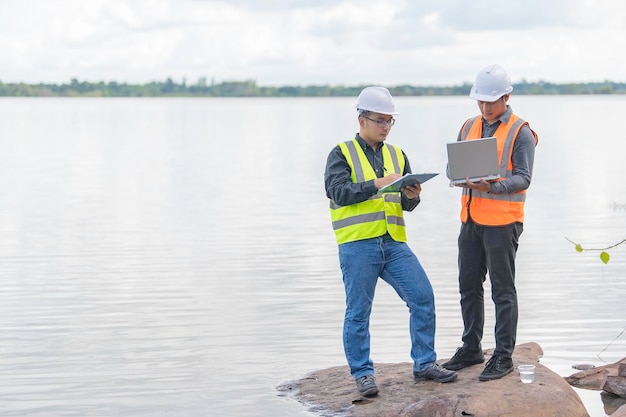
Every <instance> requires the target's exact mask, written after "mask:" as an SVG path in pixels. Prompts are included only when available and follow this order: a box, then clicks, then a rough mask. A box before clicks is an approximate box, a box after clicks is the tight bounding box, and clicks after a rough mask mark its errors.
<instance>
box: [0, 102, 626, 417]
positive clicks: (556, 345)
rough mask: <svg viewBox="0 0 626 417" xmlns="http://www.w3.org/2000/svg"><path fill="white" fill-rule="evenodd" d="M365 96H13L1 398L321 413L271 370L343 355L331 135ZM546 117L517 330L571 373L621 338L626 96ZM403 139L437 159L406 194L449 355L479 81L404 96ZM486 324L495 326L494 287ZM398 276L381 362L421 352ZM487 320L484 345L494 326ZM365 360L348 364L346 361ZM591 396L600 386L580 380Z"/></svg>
mask: <svg viewBox="0 0 626 417" xmlns="http://www.w3.org/2000/svg"><path fill="white" fill-rule="evenodd" d="M353 102H354V100H353V99H351V98H332V99H331V98H320V99H14V98H5V99H0V114H1V115H2V116H0V117H1V119H2V120H1V123H0V186H1V187H2V198H0V280H1V283H2V285H1V286H0V317H1V318H0V334H2V343H0V408H1V409H2V415H3V416H42V417H43V416H46V417H50V416H81V417H83V416H125V417H135V416H137V417H138V416H154V415H171V416H184V417H186V416H190V417H191V416H193V417H196V416H198V417H200V416H272V417H293V416H309V415H311V414H310V413H309V412H307V410H306V409H305V408H303V407H302V406H300V404H298V403H297V402H296V401H294V400H292V399H290V398H284V397H281V396H279V395H278V393H277V391H276V386H278V385H280V384H281V383H284V382H287V381H289V380H293V379H297V378H300V377H302V376H303V375H305V374H306V373H308V372H310V371H313V370H317V369H320V368H325V367H330V366H337V365H344V364H345V358H344V356H343V349H342V346H341V328H342V320H343V310H344V304H343V286H342V283H341V275H340V272H339V266H338V262H337V248H336V245H335V242H334V237H333V234H332V230H331V228H330V222H329V214H328V203H327V200H326V198H325V195H324V189H323V171H324V166H325V160H326V155H327V154H328V152H329V151H330V149H331V148H332V147H333V146H334V145H335V144H336V143H337V142H339V141H343V140H347V139H350V138H351V137H352V135H353V134H354V133H355V132H356V130H357V123H356V113H355V111H354V109H353V107H352V105H353ZM510 104H511V105H512V106H513V109H514V110H515V111H516V112H517V113H519V114H520V115H522V116H523V117H525V118H526V119H527V120H529V121H530V122H531V125H532V127H533V128H534V129H535V130H536V131H537V132H538V133H539V135H540V143H539V147H538V148H537V157H536V165H535V174H534V178H533V184H532V186H531V189H530V191H529V194H528V202H527V216H526V225H525V231H524V234H523V235H522V238H521V244H520V250H519V253H518V275H517V281H518V292H519V298H520V309H521V310H520V324H519V334H518V342H519V343H524V342H531V341H532V342H538V343H539V344H540V345H541V346H542V347H543V349H544V357H543V358H542V363H543V364H544V365H546V366H548V367H550V368H551V369H552V370H554V371H555V372H557V373H558V374H560V375H563V376H568V375H570V374H572V373H574V372H575V370H573V369H572V368H571V365H572V364H575V363H592V364H595V365H602V364H604V363H611V362H614V361H616V360H619V359H621V358H622V357H624V356H626V355H625V354H624V353H625V352H626V335H624V334H622V333H621V332H622V331H623V330H624V328H625V327H626V321H625V317H624V307H623V300H624V295H625V294H626V281H625V280H624V276H625V275H626V245H622V246H618V247H617V248H614V249H612V250H610V251H609V253H610V254H611V261H610V262H609V264H608V265H604V264H602V263H601V262H600V260H599V257H598V252H585V253H582V254H581V253H576V252H575V251H574V248H573V245H572V244H570V243H569V242H568V241H567V240H566V237H568V238H570V239H572V240H574V241H577V242H579V243H581V244H582V245H583V246H584V247H589V248H598V247H605V246H608V245H610V244H613V243H617V242H619V241H621V240H622V239H624V238H625V237H626V187H625V186H624V181H623V178H624V175H625V174H626V169H625V167H624V160H623V155H624V154H625V153H626V145H625V143H626V141H625V140H624V139H625V138H624V133H623V130H622V129H621V128H619V123H615V121H619V120H621V118H622V117H623V114H624V113H625V112H626V97H624V96H590V97H583V96H559V97H515V96H513V97H512V99H511V101H510ZM397 105H398V107H399V111H400V112H401V114H400V115H399V116H398V117H397V119H398V123H397V124H396V126H395V127H394V128H393V131H392V134H391V136H390V141H391V142H393V143H396V144H398V145H400V146H401V147H403V148H404V149H405V151H406V152H407V154H408V156H409V159H410V161H411V165H412V167H413V169H414V171H435V172H441V173H442V175H440V176H439V177H437V178H435V179H433V180H431V181H429V182H428V183H427V184H426V185H425V186H424V190H423V193H422V197H423V202H422V204H421V205H420V206H419V207H418V208H417V209H416V211H415V212H413V213H410V214H408V215H407V221H408V233H409V243H410V245H411V247H412V248H413V249H414V251H415V252H416V254H417V255H418V257H419V258H420V260H421V262H422V264H423V265H424V267H425V269H426V270H427V272H428V273H429V276H430V278H431V281H432V283H433V287H434V290H435V297H436V306H437V325H438V328H437V340H436V345H437V351H438V354H439V358H440V359H445V358H447V357H449V356H450V355H451V354H452V353H454V351H455V349H456V347H457V346H458V345H459V343H460V342H459V337H460V334H461V329H462V323H461V317H460V309H459V304H458V291H457V284H456V235H457V232H458V228H459V220H458V210H459V190H456V189H451V188H449V187H448V186H447V183H446V181H445V178H444V175H443V172H444V170H445V161H446V155H445V143H446V142H448V141H452V140H454V139H455V138H456V134H457V131H458V129H459V127H460V124H461V123H462V121H464V120H465V119H466V118H467V117H469V116H471V115H474V114H475V113H476V111H477V109H476V106H475V103H474V102H473V101H472V100H469V99H467V98H464V97H455V98H398V99H397ZM488 309H490V310H489V312H488V323H487V324H486V329H491V328H493V320H492V319H491V317H492V315H493V310H492V307H490V306H489V304H488ZM407 327H408V313H407V311H406V307H405V306H404V305H402V302H401V301H399V299H398V298H397V297H396V295H395V294H394V293H393V292H392V291H391V289H390V288H389V287H388V286H387V285H386V284H384V283H382V282H381V284H380V285H379V287H378V293H377V296H376V300H375V305H374V311H373V316H372V325H371V331H372V339H373V340H372V356H373V359H374V361H376V362H408V361H409V360H410V359H409V348H410V347H409V337H408V330H407ZM491 333H492V332H491V331H490V330H488V331H487V332H486V334H485V340H484V346H485V347H486V348H490V347H493V336H492V334H491ZM346 378H349V375H346ZM577 392H578V393H579V395H580V396H581V398H582V399H583V401H584V402H585V405H586V406H587V408H588V410H589V413H590V415H591V416H592V417H603V416H604V415H605V412H604V409H603V403H602V401H601V399H600V394H599V393H598V392H595V391H583V390H577Z"/></svg>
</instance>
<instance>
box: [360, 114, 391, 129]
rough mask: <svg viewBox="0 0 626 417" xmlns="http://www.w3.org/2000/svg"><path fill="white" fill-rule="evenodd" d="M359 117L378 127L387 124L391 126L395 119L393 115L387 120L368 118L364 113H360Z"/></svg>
mask: <svg viewBox="0 0 626 417" xmlns="http://www.w3.org/2000/svg"><path fill="white" fill-rule="evenodd" d="M361 117H363V118H365V119H367V120H369V121H370V122H374V123H376V124H377V125H378V127H387V126H389V127H391V126H393V125H394V124H396V119H394V118H393V117H392V118H391V119H389V120H374V119H370V118H369V117H367V116H364V115H361Z"/></svg>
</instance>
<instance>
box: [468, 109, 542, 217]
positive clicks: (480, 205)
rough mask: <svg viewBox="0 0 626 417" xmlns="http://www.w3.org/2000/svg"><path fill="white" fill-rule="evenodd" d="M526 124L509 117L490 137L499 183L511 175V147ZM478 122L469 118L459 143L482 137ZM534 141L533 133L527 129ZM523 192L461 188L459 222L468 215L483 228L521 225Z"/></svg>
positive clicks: (524, 195) (479, 122)
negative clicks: (495, 148)
mask: <svg viewBox="0 0 626 417" xmlns="http://www.w3.org/2000/svg"><path fill="white" fill-rule="evenodd" d="M524 125H526V126H528V122H526V121H525V120H523V119H521V118H520V117H518V116H516V115H515V114H511V117H510V118H509V120H508V122H507V123H504V122H500V126H498V128H497V129H496V131H495V133H494V136H495V137H496V139H497V143H498V158H499V160H500V177H501V179H500V180H498V181H502V180H503V179H505V178H508V177H510V176H512V175H513V162H512V160H511V156H512V155H513V146H514V145H515V139H516V138H517V134H518V133H519V131H520V129H521V128H522V126H524ZM482 126H483V125H482V119H481V117H480V116H477V117H475V118H473V119H469V120H467V121H466V122H465V124H464V125H463V128H462V129H461V140H472V139H480V138H481V137H482ZM531 132H532V134H533V136H534V137H535V144H536V143H537V142H538V137H537V134H536V133H535V132H534V131H533V130H532V129H531ZM525 201H526V190H522V191H518V192H515V193H503V194H490V193H483V192H480V191H477V190H471V198H470V189H468V188H464V189H463V194H462V195H461V221H462V222H463V223H465V222H467V220H468V215H469V216H471V218H472V220H473V221H474V222H476V223H477V224H481V225H484V226H504V225H507V224H511V223H515V222H521V223H523V222H524V203H525Z"/></svg>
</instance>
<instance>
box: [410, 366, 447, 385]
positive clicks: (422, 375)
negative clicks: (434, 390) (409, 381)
mask: <svg viewBox="0 0 626 417" xmlns="http://www.w3.org/2000/svg"><path fill="white" fill-rule="evenodd" d="M413 379H414V380H415V381H416V382H417V381H423V380H425V379H432V380H433V381H436V382H452V381H454V380H455V379H456V372H454V371H449V370H447V369H445V368H442V367H441V365H439V364H438V363H437V362H433V364H432V365H430V368H428V369H426V370H425V371H420V372H413Z"/></svg>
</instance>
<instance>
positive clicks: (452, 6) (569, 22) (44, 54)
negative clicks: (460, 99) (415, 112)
mask: <svg viewBox="0 0 626 417" xmlns="http://www.w3.org/2000/svg"><path fill="white" fill-rule="evenodd" d="M625 46H626V2H624V1H623V0H595V1H594V0H519V1H518V0H500V1H495V0H490V1H488V0H395V1H390V0H361V1H347V0H300V1H298V0H224V1H212V0H0V81H2V82H5V83H12V82H26V83H39V82H50V83H64V82H69V80H70V79H71V78H78V79H79V80H81V81H94V82H96V81H105V82H108V81H118V82H128V83H144V82H150V81H164V80H165V79H166V78H168V77H170V78H172V79H173V80H175V81H177V82H182V80H183V79H185V80H186V82H187V83H188V84H195V83H196V82H197V81H198V79H199V78H200V77H206V79H207V80H208V81H209V82H210V81H211V80H213V81H215V82H222V81H241V80H255V81H256V82H257V84H259V85H262V86H281V85H301V86H304V85H312V84H315V85H320V84H329V85H361V84H370V83H371V84H384V85H388V86H394V85H399V84H412V85H457V84H461V83H462V82H471V81H472V80H473V79H474V76H475V74H476V73H477V72H478V70H480V69H481V68H482V67H484V66H486V65H488V64H490V63H499V64H501V65H502V66H503V67H504V68H505V69H506V70H507V71H508V72H509V74H510V76H511V79H512V80H513V82H516V81H520V80H522V79H525V80H527V81H538V80H544V81H551V82H558V83H561V82H586V81H603V80H607V79H608V80H612V81H619V82H626V68H625V66H624V51H625V50H626V48H625Z"/></svg>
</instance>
